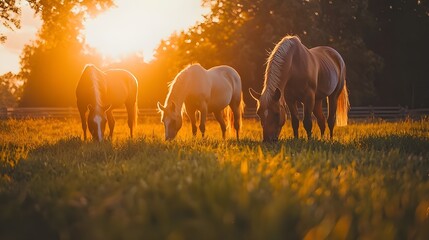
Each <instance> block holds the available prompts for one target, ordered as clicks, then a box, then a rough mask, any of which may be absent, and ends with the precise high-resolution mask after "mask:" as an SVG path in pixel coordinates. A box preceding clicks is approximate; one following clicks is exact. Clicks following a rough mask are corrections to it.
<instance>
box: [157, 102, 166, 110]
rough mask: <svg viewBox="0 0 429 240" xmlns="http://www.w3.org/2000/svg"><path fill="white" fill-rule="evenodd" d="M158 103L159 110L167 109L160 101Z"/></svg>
mask: <svg viewBox="0 0 429 240" xmlns="http://www.w3.org/2000/svg"><path fill="white" fill-rule="evenodd" d="M156 105H157V107H158V110H159V111H162V112H163V111H164V110H165V107H164V106H163V105H162V104H161V103H160V102H158V103H157V104H156Z"/></svg>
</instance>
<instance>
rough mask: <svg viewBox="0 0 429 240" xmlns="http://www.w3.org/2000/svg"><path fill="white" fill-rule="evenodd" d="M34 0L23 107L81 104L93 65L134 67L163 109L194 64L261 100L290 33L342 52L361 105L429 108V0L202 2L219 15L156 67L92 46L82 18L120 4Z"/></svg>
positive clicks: (159, 57) (143, 101) (172, 47)
mask: <svg viewBox="0 0 429 240" xmlns="http://www.w3.org/2000/svg"><path fill="white" fill-rule="evenodd" d="M6 2H10V3H11V5H10V6H13V4H14V3H15V1H11V0H6ZM29 2H30V5H31V6H32V7H33V9H35V10H36V13H37V14H39V16H41V18H42V20H43V26H42V29H41V30H40V31H39V33H38V38H37V40H36V41H35V42H32V43H30V44H28V45H27V46H26V47H25V48H24V50H23V52H22V55H21V72H20V73H19V78H20V79H22V80H23V81H24V84H23V86H22V89H21V90H20V91H15V92H14V94H15V96H17V94H19V105H20V106H34V107H36V106H37V107H38V106H74V105H75V99H74V98H75V97H74V88H75V85H76V83H77V81H78V79H79V77H80V73H81V71H82V69H83V66H84V65H85V64H86V63H94V64H96V65H100V66H101V65H103V66H104V68H110V67H122V68H125V69H128V70H129V71H131V72H132V73H133V74H135V75H136V76H137V78H138V79H139V105H140V107H148V108H155V106H156V102H157V101H163V100H164V98H165V95H166V93H167V83H168V82H169V81H171V80H172V79H173V78H174V76H175V75H176V74H177V73H178V72H179V71H180V70H181V69H182V68H183V67H185V66H186V65H188V64H190V63H195V62H199V63H201V65H202V66H204V67H205V68H210V67H213V66H215V65H220V64H227V65H230V66H232V67H234V68H235V69H237V71H238V72H239V73H240V75H241V77H242V81H243V92H244V97H245V101H246V104H247V105H248V106H249V105H250V106H252V105H254V104H255V103H254V102H253V101H252V100H251V98H250V97H249V95H248V93H247V88H248V87H253V88H255V89H258V90H260V89H261V88H262V85H263V74H264V70H265V63H266V59H267V57H268V53H269V51H270V50H271V49H272V48H273V47H274V45H275V43H277V42H278V41H279V40H280V39H281V38H283V37H284V36H285V35H287V34H290V35H298V36H299V37H300V38H301V40H302V42H303V43H304V44H305V45H306V46H307V47H314V46H318V45H328V46H331V47H333V48H335V49H337V50H338V51H339V52H340V53H341V55H342V56H343V58H344V60H345V62H346V65H347V81H348V82H347V85H348V88H349V92H350V101H351V104H352V106H362V105H402V106H408V107H411V108H414V107H428V106H429V95H428V94H427V92H429V80H428V77H427V76H429V68H427V66H426V65H427V60H426V59H427V57H426V56H427V55H428V54H429V47H428V44H427V43H428V42H429V28H428V27H427V26H429V7H428V1H426V0H421V1H406V0H394V1H388V0H362V1H356V0H344V1H333V0H318V1H316V0H202V2H201V4H203V5H204V6H206V7H209V8H210V10H211V11H210V13H208V14H207V15H205V16H204V20H203V21H201V22H198V23H196V24H195V25H194V26H192V27H191V28H189V29H187V30H185V31H181V32H175V33H173V34H172V35H171V36H170V37H169V38H167V39H164V40H162V41H161V42H160V43H159V46H158V48H157V49H156V51H155V58H154V60H152V61H151V62H149V63H145V62H144V59H143V58H142V56H139V55H132V56H129V57H127V58H124V59H122V61H119V62H113V63H106V61H105V59H102V58H101V57H100V56H99V55H98V54H97V53H96V52H95V51H94V50H93V49H90V48H89V47H88V46H87V45H86V44H85V39H84V37H83V36H82V35H81V30H82V28H83V26H82V23H83V20H84V19H85V18H87V17H89V16H94V15H95V14H97V13H99V12H101V11H104V10H105V9H107V8H109V7H111V6H112V5H113V4H114V3H113V2H112V1H111V0H90V1H79V0H71V1H61V0H49V1H46V0H45V1H41V0H31V1H29ZM15 5H16V3H15ZM0 7H1V10H2V12H3V11H6V12H16V9H13V8H9V9H7V8H5V7H4V6H3V5H0ZM1 16H2V19H3V24H4V22H8V21H9V22H8V23H9V26H11V25H13V23H15V22H16V21H14V20H13V15H12V14H9V15H8V16H9V18H5V17H4V15H3V14H2V15H1ZM10 16H12V18H11V17H10ZM11 19H12V20H11ZM1 79H4V77H2V78H1ZM2 81H3V80H2Z"/></svg>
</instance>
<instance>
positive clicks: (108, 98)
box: [76, 65, 138, 141]
mask: <svg viewBox="0 0 429 240" xmlns="http://www.w3.org/2000/svg"><path fill="white" fill-rule="evenodd" d="M137 85H138V83H137V79H136V78H135V77H134V76H133V75H132V74H131V73H130V72H128V71H126V70H123V69H111V70H107V71H105V72H102V71H101V70H100V69H98V68H96V67H95V66H93V65H86V66H85V68H84V70H83V72H82V76H81V77H80V80H79V83H78V84H77V87H76V98H77V108H78V109H79V113H80V119H81V121H82V129H83V136H84V139H85V140H86V127H87V122H88V129H89V132H90V133H91V135H92V138H93V139H94V140H98V141H102V140H103V138H104V129H105V128H106V121H107V122H108V123H109V129H110V134H109V138H112V135H113V129H114V127H115V119H114V118H113V115H112V110H113V109H114V108H117V107H120V106H121V105H123V104H125V107H126V109H127V113H128V126H129V128H130V135H131V137H133V128H134V127H135V124H136V122H137ZM88 110H89V113H88V117H87V118H86V113H87V111H88Z"/></svg>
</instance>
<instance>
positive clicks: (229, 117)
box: [224, 106, 234, 133]
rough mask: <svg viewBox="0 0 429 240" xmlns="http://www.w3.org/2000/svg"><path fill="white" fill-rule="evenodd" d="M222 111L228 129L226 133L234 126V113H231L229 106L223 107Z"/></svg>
mask: <svg viewBox="0 0 429 240" xmlns="http://www.w3.org/2000/svg"><path fill="white" fill-rule="evenodd" d="M224 113H225V118H226V129H227V130H228V133H231V131H232V129H233V128H234V114H233V113H232V109H231V106H228V107H227V108H225V111H224Z"/></svg>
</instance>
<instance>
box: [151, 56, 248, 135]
mask: <svg viewBox="0 0 429 240" xmlns="http://www.w3.org/2000/svg"><path fill="white" fill-rule="evenodd" d="M157 105H158V109H159V111H160V112H161V121H162V122H163V123H164V127H165V139H166V140H172V139H174V137H175V136H176V135H177V133H178V131H179V130H180V128H181V127H182V116H183V113H186V114H187V115H188V117H189V119H190V120H191V125H192V134H193V136H196V134H197V126H196V116H195V115H196V112H197V111H199V112H200V113H201V115H200V125H199V129H200V131H201V134H202V136H203V137H204V134H205V130H206V127H205V125H206V117H207V114H208V113H211V112H212V113H213V114H214V116H215V118H216V120H217V121H218V122H219V125H220V128H221V130H222V138H223V139H225V132H226V128H227V126H226V124H225V120H224V118H223V111H224V109H225V108H226V107H227V106H228V105H229V108H228V109H230V110H227V111H226V112H227V115H228V116H227V118H228V123H229V127H230V129H232V125H233V126H234V128H235V131H236V138H237V140H239V130H240V126H241V125H242V114H243V109H244V102H243V96H242V90H241V78H240V75H239V74H238V73H237V71H236V70H235V69H234V68H232V67H230V66H226V65H222V66H216V67H213V68H210V69H209V70H206V69H205V68H203V67H202V66H201V65H200V64H192V65H188V66H187V67H185V68H184V69H183V70H182V71H180V72H179V73H178V74H177V75H176V77H175V78H174V80H173V81H172V82H170V83H169V91H168V94H167V97H166V99H165V103H164V105H162V104H161V103H160V102H158V104H157ZM231 111H232V114H231Z"/></svg>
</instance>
